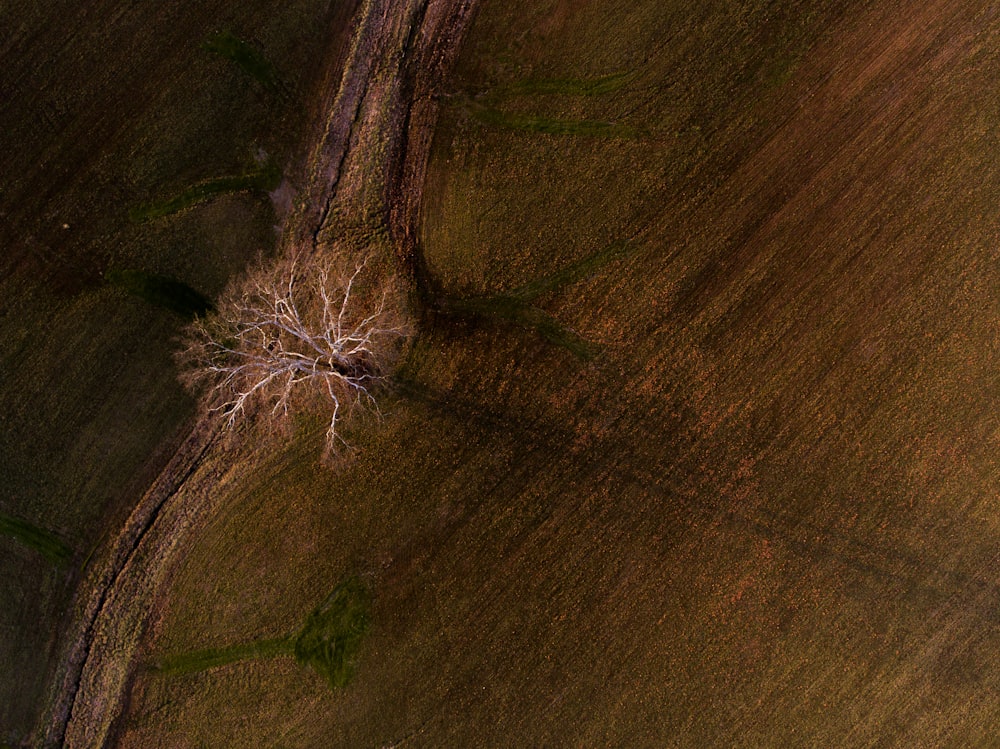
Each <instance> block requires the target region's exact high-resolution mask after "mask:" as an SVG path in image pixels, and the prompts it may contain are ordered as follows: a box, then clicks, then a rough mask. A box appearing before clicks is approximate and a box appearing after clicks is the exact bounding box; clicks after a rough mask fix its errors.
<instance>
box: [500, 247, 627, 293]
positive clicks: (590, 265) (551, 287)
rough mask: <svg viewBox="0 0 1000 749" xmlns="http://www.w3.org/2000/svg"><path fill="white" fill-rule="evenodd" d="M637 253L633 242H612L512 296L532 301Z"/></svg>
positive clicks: (517, 289)
mask: <svg viewBox="0 0 1000 749" xmlns="http://www.w3.org/2000/svg"><path fill="white" fill-rule="evenodd" d="M635 251H636V246H635V245H634V244H632V243H631V242H626V241H618V242H612V243H611V244H609V245H608V246H607V247H605V248H603V249H601V250H598V251H597V252H595V253H593V254H592V255H587V256H586V257H585V258H582V259H580V260H577V261H576V262H575V263H570V264H569V265H567V266H566V267H565V268H561V269H560V270H557V271H556V272H555V273H552V274H550V275H548V276H544V277H543V278H539V279H537V280H535V281H529V282H528V283H526V284H524V285H523V286H519V287H518V288H516V289H514V290H513V291H512V292H510V296H512V297H515V298H517V299H523V300H524V301H530V300H532V299H534V298H535V297H538V296H541V295H542V294H545V293H548V292H550V291H558V290H559V289H561V288H563V287H565V286H568V285H570V284H573V283H576V282H577V281H582V280H583V279H585V278H587V277H589V276H592V275H593V274H594V273H596V272H597V271H599V270H601V269H602V268H603V267H604V266H605V265H607V264H608V263H610V262H612V261H613V260H617V259H618V258H623V257H626V256H628V255H630V254H632V253H634V252H635Z"/></svg>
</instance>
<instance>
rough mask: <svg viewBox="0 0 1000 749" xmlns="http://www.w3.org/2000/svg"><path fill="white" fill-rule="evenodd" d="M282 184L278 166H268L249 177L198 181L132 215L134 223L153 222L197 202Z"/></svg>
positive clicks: (269, 164)
mask: <svg viewBox="0 0 1000 749" xmlns="http://www.w3.org/2000/svg"><path fill="white" fill-rule="evenodd" d="M280 182H281V170H280V169H279V168H278V167H277V166H276V165H275V164H272V163H268V164H266V165H265V166H264V167H262V168H261V169H258V170H256V171H253V172H248V173H247V174H237V175H231V176H227V177H215V178H214V179H209V180H205V181H204V182H198V183H196V184H194V185H191V187H189V188H187V189H186V190H184V191H183V192H181V193H179V194H178V195H174V196H173V197H171V198H167V199H166V200H162V201H158V202H154V203H149V204H147V205H143V206H138V207H137V208H134V209H133V210H132V211H131V214H130V215H131V218H132V220H133V221H135V222H141V221H150V220H152V219H155V218H162V217H163V216H169V215H171V214H173V213H177V212H178V211H182V210H184V209H185V208H190V207H191V206H193V205H196V204H197V203H204V202H205V201H208V200H211V199H212V198H214V197H216V196H218V195H226V194H228V193H234V192H245V191H253V192H269V191H271V190H273V189H275V188H276V187H277V186H278V185H279V184H280Z"/></svg>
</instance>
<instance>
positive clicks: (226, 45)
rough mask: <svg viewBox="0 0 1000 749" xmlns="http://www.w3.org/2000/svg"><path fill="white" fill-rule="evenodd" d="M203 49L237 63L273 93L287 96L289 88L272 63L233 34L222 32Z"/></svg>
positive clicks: (213, 36) (205, 44) (209, 39)
mask: <svg viewBox="0 0 1000 749" xmlns="http://www.w3.org/2000/svg"><path fill="white" fill-rule="evenodd" d="M202 49H205V50H207V51H208V52H211V53H213V54H216V55H218V56H219V57H222V58H224V59H226V60H229V61H230V62H233V63H235V64H236V65H237V66H238V67H239V68H240V70H242V71H243V72H244V73H246V74H247V75H248V76H250V77H251V78H253V79H254V80H255V81H257V82H258V83H259V84H261V85H262V86H263V87H264V88H266V89H267V90H268V91H270V92H271V93H274V94H277V95H279V96H286V95H287V92H288V86H287V85H286V84H285V82H284V79H283V77H282V76H281V74H280V73H279V72H278V69H277V68H276V67H275V66H274V65H273V64H272V63H271V61H270V60H268V59H267V57H265V56H264V54H263V53H262V52H261V51H260V50H258V49H257V48H256V47H254V46H253V45H252V44H250V43H249V42H247V41H244V40H243V39H240V38H239V37H238V36H236V35H234V34H232V33H231V32H229V31H220V32H219V33H217V34H213V35H212V36H211V37H209V38H208V39H207V40H206V41H205V43H204V44H202Z"/></svg>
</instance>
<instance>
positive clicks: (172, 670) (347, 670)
mask: <svg viewBox="0 0 1000 749" xmlns="http://www.w3.org/2000/svg"><path fill="white" fill-rule="evenodd" d="M370 622H371V595H370V593H369V592H368V589H367V588H366V587H365V585H364V583H363V582H361V580H360V579H358V578H356V577H351V578H348V579H347V580H345V581H344V582H343V583H341V584H340V585H338V586H337V587H336V589H334V591H333V592H332V593H331V594H330V595H329V596H328V597H327V599H326V600H325V601H323V603H321V604H320V605H319V606H318V607H317V608H316V609H315V610H313V611H312V613H310V614H309V617H308V618H307V619H306V623H305V625H304V626H303V627H302V629H301V630H300V631H299V632H297V633H293V634H291V635H286V636H285V637H274V638H270V639H265V640H255V641H254V642H249V643H237V644H235V645H226V646H224V647H221V648H208V649H205V650H196V651H193V652H190V653H179V654H177V655H170V656H167V657H166V658H163V659H162V660H161V661H159V662H158V663H157V664H156V665H155V666H154V667H153V668H154V670H156V671H159V672H160V673H161V674H164V675H167V676H177V675H182V674H191V673H197V672H198V671H204V670H206V669H209V668H216V667H218V666H226V665H229V664H231V663H238V662H241V661H246V660H260V659H266V658H283V657H292V656H294V658H295V660H296V661H298V662H299V663H300V664H301V665H303V666H309V667H310V668H312V669H313V670H314V671H316V673H318V674H319V675H320V676H322V677H323V678H324V679H325V680H326V681H327V682H328V683H329V684H330V686H331V687H333V688H335V689H337V688H341V687H345V686H347V684H348V682H350V680H351V677H352V676H353V675H354V665H355V658H356V656H357V651H358V648H359V647H360V645H361V641H362V639H363V638H364V635H365V633H366V632H367V631H368V627H369V625H370Z"/></svg>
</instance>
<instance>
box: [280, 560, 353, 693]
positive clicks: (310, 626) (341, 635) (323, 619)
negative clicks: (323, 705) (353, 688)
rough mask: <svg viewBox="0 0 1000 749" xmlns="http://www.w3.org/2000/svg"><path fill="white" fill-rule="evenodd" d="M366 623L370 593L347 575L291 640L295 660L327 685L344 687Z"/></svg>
mask: <svg viewBox="0 0 1000 749" xmlns="http://www.w3.org/2000/svg"><path fill="white" fill-rule="evenodd" d="M370 623H371V594H370V593H369V591H368V588H367V587H365V584H364V583H363V582H362V581H361V580H360V579H359V578H357V577H351V578H348V579H347V580H345V581H344V582H343V583H341V584H340V585H339V586H337V588H336V590H334V591H333V592H332V593H331V594H330V595H329V597H328V598H327V599H326V600H325V601H323V603H321V604H320V605H319V606H318V607H317V608H316V610H315V611H313V612H312V613H311V614H310V615H309V618H308V619H307V620H306V625H305V627H303V629H302V631H301V632H300V633H299V635H298V637H297V638H296V640H295V660H297V661H298V662H299V663H301V664H302V665H304V666H310V667H311V668H312V669H313V670H314V671H316V672H317V673H318V674H319V675H320V676H322V677H323V678H324V679H326V680H327V682H329V684H330V686H331V687H334V688H335V689H336V688H339V687H344V686H347V683H348V682H349V681H350V680H351V677H352V676H353V675H354V664H355V658H356V656H357V652H358V649H359V648H360V646H361V641H362V640H363V638H364V636H365V633H366V632H367V631H368V627H369V626H370Z"/></svg>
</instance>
